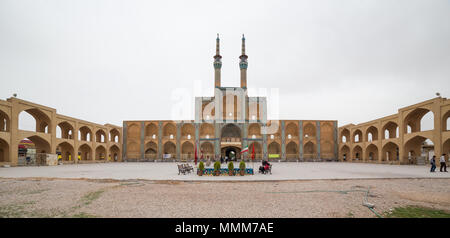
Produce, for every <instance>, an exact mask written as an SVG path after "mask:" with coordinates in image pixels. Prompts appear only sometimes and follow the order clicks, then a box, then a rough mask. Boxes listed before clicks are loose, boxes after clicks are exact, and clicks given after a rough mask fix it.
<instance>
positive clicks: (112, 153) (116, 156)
mask: <svg viewBox="0 0 450 238" xmlns="http://www.w3.org/2000/svg"><path fill="white" fill-rule="evenodd" d="M108 160H109V161H113V162H117V161H121V160H122V159H121V157H120V149H119V147H118V146H117V145H113V146H111V147H110V148H109V158H108Z"/></svg>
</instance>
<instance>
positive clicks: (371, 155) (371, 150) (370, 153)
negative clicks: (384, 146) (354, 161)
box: [365, 144, 378, 161]
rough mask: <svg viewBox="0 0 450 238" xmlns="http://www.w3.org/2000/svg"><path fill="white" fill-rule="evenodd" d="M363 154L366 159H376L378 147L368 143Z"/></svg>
mask: <svg viewBox="0 0 450 238" xmlns="http://www.w3.org/2000/svg"><path fill="white" fill-rule="evenodd" d="M365 156H366V157H365V160H366V161H378V147H377V146H376V145H374V144H370V145H368V146H367V148H366V154H365Z"/></svg>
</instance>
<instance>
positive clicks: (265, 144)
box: [123, 120, 338, 161]
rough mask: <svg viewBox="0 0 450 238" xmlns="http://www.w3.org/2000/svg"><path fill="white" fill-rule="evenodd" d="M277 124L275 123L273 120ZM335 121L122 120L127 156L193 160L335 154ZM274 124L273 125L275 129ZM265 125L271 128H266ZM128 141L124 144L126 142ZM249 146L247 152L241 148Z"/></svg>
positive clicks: (327, 156) (328, 156)
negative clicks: (196, 157)
mask: <svg viewBox="0 0 450 238" xmlns="http://www.w3.org/2000/svg"><path fill="white" fill-rule="evenodd" d="M274 125H275V126H274ZM336 125H337V122H336V121H294V120H289V121H288V120H286V121H285V120H281V121H268V122H267V123H261V122H259V123H258V122H254V123H251V122H249V123H238V122H234V123H218V122H216V121H211V122H208V121H205V122H201V123H195V121H193V120H190V121H181V122H175V121H125V122H124V127H123V128H124V134H125V138H124V145H123V150H124V159H125V160H127V161H154V160H156V161H193V160H194V157H195V151H196V149H195V147H196V146H197V155H198V158H204V159H207V158H211V159H217V158H220V157H223V158H225V157H228V158H232V159H236V160H237V159H240V158H243V159H245V160H250V159H251V154H252V152H253V150H254V154H255V160H262V159H269V160H276V161H278V160H281V161H298V160H299V161H308V160H314V161H316V160H334V159H336V158H337V157H338V155H337V152H338V150H337V148H338V144H337V141H336V140H337V127H336ZM273 128H275V129H273ZM265 129H270V130H271V131H270V132H269V131H268V132H267V133H264V132H265V131H264V130H265ZM125 143H126V144H125ZM246 147H248V150H249V152H248V153H247V152H244V153H241V151H242V150H243V148H246Z"/></svg>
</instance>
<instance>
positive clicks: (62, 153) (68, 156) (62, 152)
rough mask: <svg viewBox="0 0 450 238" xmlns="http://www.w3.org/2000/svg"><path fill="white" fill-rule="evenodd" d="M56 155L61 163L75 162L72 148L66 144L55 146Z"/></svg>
mask: <svg viewBox="0 0 450 238" xmlns="http://www.w3.org/2000/svg"><path fill="white" fill-rule="evenodd" d="M56 153H57V154H58V158H61V160H63V161H71V162H73V161H75V158H76V157H75V151H74V149H73V146H72V145H71V144H69V143H67V142H62V143H60V144H58V145H57V146H56Z"/></svg>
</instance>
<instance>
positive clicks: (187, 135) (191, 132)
mask: <svg viewBox="0 0 450 238" xmlns="http://www.w3.org/2000/svg"><path fill="white" fill-rule="evenodd" d="M194 136H195V127H194V125H192V124H190V123H186V124H183V126H182V127H181V137H183V138H184V139H188V140H190V139H194Z"/></svg>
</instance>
